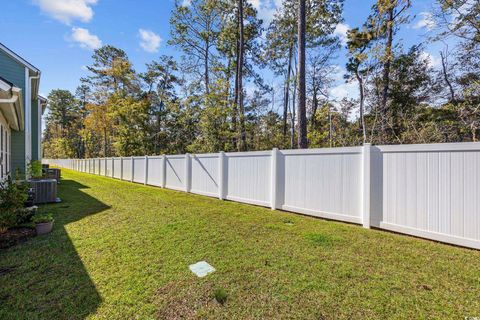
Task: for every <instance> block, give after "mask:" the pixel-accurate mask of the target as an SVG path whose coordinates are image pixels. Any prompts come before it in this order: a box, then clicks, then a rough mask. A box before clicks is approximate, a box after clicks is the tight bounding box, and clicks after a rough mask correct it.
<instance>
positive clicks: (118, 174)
mask: <svg viewBox="0 0 480 320" xmlns="http://www.w3.org/2000/svg"><path fill="white" fill-rule="evenodd" d="M113 177H114V178H116V179H121V178H122V158H113Z"/></svg>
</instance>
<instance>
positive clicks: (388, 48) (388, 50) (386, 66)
mask: <svg viewBox="0 0 480 320" xmlns="http://www.w3.org/2000/svg"><path fill="white" fill-rule="evenodd" d="M393 23H394V6H393V5H392V7H391V8H390V9H389V10H388V21H387V43H386V45H385V57H384V58H385V61H384V63H383V81H382V82H383V89H382V104H381V110H380V115H381V118H382V119H381V121H382V125H381V137H380V139H381V141H383V139H384V138H385V130H386V126H385V122H386V121H388V120H387V102H388V91H389V87H390V66H391V61H392V45H393Z"/></svg>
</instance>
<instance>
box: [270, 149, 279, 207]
mask: <svg viewBox="0 0 480 320" xmlns="http://www.w3.org/2000/svg"><path fill="white" fill-rule="evenodd" d="M277 163H278V149H277V148H273V149H272V155H271V164H270V166H271V168H270V169H271V173H270V174H271V184H270V208H271V209H272V210H275V209H277V175H278V173H277V171H278V170H277V167H278V164H277Z"/></svg>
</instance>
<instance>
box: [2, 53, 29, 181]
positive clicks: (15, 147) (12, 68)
mask: <svg viewBox="0 0 480 320" xmlns="http://www.w3.org/2000/svg"><path fill="white" fill-rule="evenodd" d="M0 76H1V77H2V78H4V79H6V80H8V81H10V82H11V83H13V84H14V85H15V86H16V87H18V88H20V89H22V94H23V98H24V101H23V105H24V106H25V67H24V66H23V65H22V64H20V63H18V62H17V61H15V60H14V59H12V58H11V57H10V56H8V55H7V54H6V53H5V52H3V51H2V50H0ZM24 116H25V112H24ZM11 148H12V173H13V174H15V172H16V171H17V169H18V170H20V171H21V173H22V174H23V173H25V131H12V141H11Z"/></svg>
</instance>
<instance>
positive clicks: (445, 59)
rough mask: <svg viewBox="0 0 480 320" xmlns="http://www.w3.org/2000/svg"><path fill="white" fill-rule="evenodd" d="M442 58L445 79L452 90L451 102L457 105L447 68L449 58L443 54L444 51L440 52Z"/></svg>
mask: <svg viewBox="0 0 480 320" xmlns="http://www.w3.org/2000/svg"><path fill="white" fill-rule="evenodd" d="M440 57H441V59H442V73H443V78H444V79H445V83H446V84H447V86H448V89H449V90H450V102H452V103H455V101H456V100H455V91H454V90H453V86H452V83H451V82H450V79H449V77H448V70H447V69H448V67H447V56H446V55H444V54H443V52H442V51H440Z"/></svg>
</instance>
